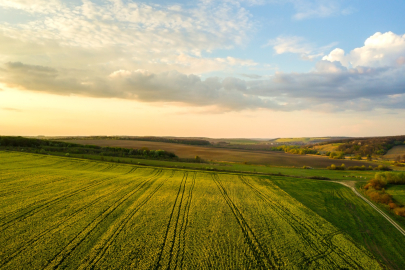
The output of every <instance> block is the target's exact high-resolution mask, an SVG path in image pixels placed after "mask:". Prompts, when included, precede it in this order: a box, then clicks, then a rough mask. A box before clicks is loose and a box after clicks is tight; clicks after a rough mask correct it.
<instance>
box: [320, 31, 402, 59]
mask: <svg viewBox="0 0 405 270" xmlns="http://www.w3.org/2000/svg"><path fill="white" fill-rule="evenodd" d="M323 60H327V61H331V62H333V61H337V62H340V63H341V64H342V65H344V66H346V67H361V66H363V67H385V66H400V65H403V64H404V63H405V35H402V36H401V35H397V34H394V33H392V32H386V33H380V32H377V33H375V34H374V35H372V36H371V37H369V38H368V39H367V40H366V41H365V42H364V46H363V47H360V48H356V49H354V50H352V51H351V52H350V53H348V54H345V52H344V50H342V49H340V48H336V49H334V50H333V51H332V52H330V53H329V54H328V55H326V56H324V57H323Z"/></svg>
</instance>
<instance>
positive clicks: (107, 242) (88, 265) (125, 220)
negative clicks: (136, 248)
mask: <svg viewBox="0 0 405 270" xmlns="http://www.w3.org/2000/svg"><path fill="white" fill-rule="evenodd" d="M174 173H175V172H174V171H172V174H171V175H170V176H168V177H167V178H166V179H164V180H162V183H160V184H159V185H158V186H157V187H156V188H155V189H154V190H153V191H152V192H151V193H150V194H149V195H148V196H147V197H146V198H145V199H143V200H142V201H141V202H140V203H139V204H138V205H137V206H136V207H135V209H133V210H132V211H131V212H130V213H129V214H128V215H127V216H125V217H124V218H123V220H122V222H121V223H120V224H119V226H118V228H117V229H116V230H115V231H114V232H113V233H112V234H111V235H110V237H108V238H107V239H106V240H105V241H103V243H102V244H100V246H102V248H101V249H99V250H98V252H97V253H96V255H95V256H94V257H93V258H92V259H90V260H88V261H87V263H86V265H81V266H80V267H79V269H92V268H94V266H95V265H96V264H97V263H98V262H99V261H100V260H101V259H102V258H103V256H104V254H105V253H106V252H107V250H108V249H109V247H110V246H111V244H112V242H113V241H114V240H115V239H116V238H117V236H118V235H119V234H120V233H121V232H122V230H123V229H124V228H125V226H126V225H127V224H128V222H129V221H130V220H131V219H132V218H133V216H134V215H135V214H136V213H137V212H138V211H139V210H140V209H141V208H142V207H143V206H144V205H145V204H147V203H148V202H149V200H150V199H151V198H152V197H153V196H154V195H155V193H156V192H158V190H159V189H160V188H161V187H162V186H163V185H164V184H165V183H166V181H167V180H168V179H170V178H172V177H173V176H174Z"/></svg>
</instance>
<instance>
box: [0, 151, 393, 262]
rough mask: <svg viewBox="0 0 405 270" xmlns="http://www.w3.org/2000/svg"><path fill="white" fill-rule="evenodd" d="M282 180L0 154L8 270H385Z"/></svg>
mask: <svg viewBox="0 0 405 270" xmlns="http://www.w3.org/2000/svg"><path fill="white" fill-rule="evenodd" d="M272 179H274V182H273V180H272ZM280 179H283V178H281V177H278V178H277V177H274V178H270V177H267V178H259V177H254V176H247V175H237V174H222V173H213V172H202V171H198V172H197V171H190V170H174V169H162V168H153V167H142V166H131V165H121V164H116V163H115V164H114V163H104V162H96V161H88V160H80V159H73V158H62V157H51V156H45V155H35V154H23V153H7V152H0V231H1V234H0V269H169V268H170V269H176V268H178V269H381V268H385V265H384V262H382V260H381V259H380V258H378V256H375V254H373V253H372V252H370V251H369V250H367V249H366V247H365V246H364V245H363V244H361V243H360V242H359V241H357V240H356V239H355V237H354V238H353V237H352V236H351V235H349V234H348V233H347V232H345V230H343V229H342V228H341V227H339V226H335V225H334V224H333V222H334V221H333V220H332V219H330V220H328V219H327V218H323V217H322V216H321V214H322V213H321V212H319V213H318V212H317V210H316V209H315V208H311V206H307V205H305V204H303V203H301V202H300V201H299V200H297V198H298V197H297V196H292V195H290V194H289V193H287V192H286V191H284V190H283V189H282V188H280V187H281V185H280V183H279V182H280V181H281V180H280ZM284 180H285V181H290V180H291V179H288V178H284ZM291 181H292V180H291ZM300 181H306V180H300ZM308 182H311V181H308ZM312 182H313V181H312ZM276 183H277V184H276ZM327 184H331V183H327ZM290 188H291V187H290ZM294 197H295V198H294ZM312 199H313V200H314V198H312ZM387 226H388V225H387Z"/></svg>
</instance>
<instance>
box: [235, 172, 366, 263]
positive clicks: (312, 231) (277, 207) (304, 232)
mask: <svg viewBox="0 0 405 270" xmlns="http://www.w3.org/2000/svg"><path fill="white" fill-rule="evenodd" d="M240 179H241V180H242V181H243V182H244V183H245V184H246V185H247V186H248V187H250V188H251V189H252V190H253V191H254V193H256V195H257V196H258V197H259V198H261V199H262V200H263V201H265V202H267V204H268V205H269V206H270V207H272V209H273V210H274V211H276V212H277V213H278V214H279V216H280V217H281V218H282V219H284V220H285V222H287V224H288V225H289V226H291V228H293V229H294V231H295V232H296V233H297V235H299V236H301V237H302V239H303V240H304V241H305V243H306V244H307V245H308V246H310V247H311V248H312V250H314V251H315V252H317V253H318V254H320V253H323V252H325V251H326V250H328V248H330V246H331V243H328V242H327V241H320V242H319V243H320V244H321V246H322V247H323V248H324V249H325V250H320V248H319V247H318V246H317V245H316V244H315V243H314V242H313V241H312V240H311V238H310V236H312V237H314V238H315V239H323V238H324V237H323V236H322V235H320V234H319V233H318V230H317V228H316V227H314V226H312V225H311V224H308V223H303V222H302V221H301V220H300V218H299V217H296V215H295V214H294V213H291V211H290V210H289V209H288V208H286V207H284V206H282V205H281V204H279V203H278V202H276V201H275V200H272V199H271V198H268V197H267V196H266V195H265V194H263V193H262V192H261V191H260V190H258V189H257V188H255V187H254V186H253V185H252V184H251V183H249V181H247V180H246V179H244V178H243V177H242V176H240ZM288 218H289V219H288ZM291 221H293V222H291ZM296 224H299V226H300V227H301V228H299V227H298V226H297V225H296ZM333 251H334V252H335V253H336V255H337V256H339V257H340V258H341V259H342V260H343V261H344V262H346V263H347V264H348V265H350V266H351V267H352V268H358V269H361V266H360V265H359V264H358V263H357V262H356V261H354V260H353V259H352V258H350V257H347V255H346V254H345V252H343V251H341V250H340V248H337V247H336V249H334V250H333ZM315 256H316V255H315ZM312 257H313V256H311V257H306V256H305V255H304V256H302V257H301V258H300V259H298V260H296V262H297V261H301V260H302V259H303V260H310V259H311V258H312ZM348 260H349V261H350V262H349V261H348ZM326 261H328V263H330V264H331V265H335V264H336V262H335V261H334V260H332V259H331V258H326ZM299 264H300V263H298V265H299Z"/></svg>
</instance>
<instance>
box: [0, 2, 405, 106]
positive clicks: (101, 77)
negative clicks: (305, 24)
mask: <svg viewBox="0 0 405 270" xmlns="http://www.w3.org/2000/svg"><path fill="white" fill-rule="evenodd" d="M265 2H268V1H256V0H247V1H242V2H241V1H232V0H223V1H219V0H218V1H214V0H212V1H210V0H204V1H199V2H197V3H196V4H190V5H188V6H186V5H157V4H146V3H136V2H133V1H125V2H124V1H121V0H109V1H105V2H103V4H101V5H96V4H95V3H94V2H92V1H90V0H83V2H82V4H78V5H75V4H66V3H64V2H62V1H59V0H50V1H45V0H30V1H28V0H5V1H1V2H0V7H1V8H3V9H7V10H10V11H16V10H17V11H19V12H24V13H27V14H30V15H29V16H28V18H29V19H27V20H26V21H24V22H21V23H4V22H2V23H0V62H1V63H2V64H1V65H0V82H2V83H5V84H7V85H8V86H11V87H18V88H23V89H26V90H32V91H41V92H46V93H53V94H60V95H72V94H74V95H82V96H91V97H105V98H120V99H131V100H138V101H142V102H168V103H176V104H185V105H192V106H199V107H216V108H217V110H218V111H232V110H233V111H240V110H246V109H252V110H253V109H271V110H279V111H295V110H315V111H326V112H331V111H346V110H373V109H378V108H383V109H404V107H405V105H404V104H405V103H404V101H405V35H397V34H394V33H392V32H387V33H375V34H374V35H372V36H371V37H369V38H368V39H367V40H366V41H365V43H364V46H362V47H359V48H355V49H353V50H351V51H350V52H348V53H346V52H344V51H343V50H342V49H340V48H335V49H334V50H332V51H330V48H331V46H332V45H329V46H325V47H321V48H317V47H316V46H314V45H313V44H312V43H311V42H307V41H306V40H305V39H304V38H301V37H296V36H279V37H278V38H276V39H273V40H271V41H270V42H269V44H268V45H272V46H273V48H274V50H275V52H276V53H277V54H284V53H295V54H299V55H300V56H301V58H302V59H305V60H314V68H313V70H312V71H310V72H306V73H281V72H280V73H276V74H275V75H268V76H261V75H256V74H254V70H253V68H254V67H257V66H258V65H259V64H258V63H256V62H254V61H252V60H249V59H241V58H235V57H229V56H222V57H206V56H205V55H209V53H210V52H212V51H214V50H226V49H231V48H234V47H237V46H243V44H244V43H245V42H247V40H248V36H249V35H250V33H251V32H252V31H254V30H255V23H254V22H253V21H252V19H251V15H250V13H249V12H248V11H247V10H246V9H245V8H244V7H243V4H242V3H244V4H250V5H257V4H264V3H265ZM271 2H278V1H271ZM289 3H292V4H293V5H294V7H295V9H296V11H297V13H296V15H295V17H296V19H299V20H300V19H306V18H311V17H325V16H333V15H336V14H342V13H344V11H343V10H342V8H341V5H340V4H339V1H301V0H291V1H289ZM326 51H328V52H329V53H327V54H326V55H325V52H326ZM324 55H325V56H324ZM321 56H324V57H323V58H322V60H320V61H317V62H316V61H315V60H316V59H320V57H321ZM235 67H252V70H245V71H249V72H244V73H242V72H238V74H240V75H239V76H236V75H235V76H229V77H225V78H220V77H215V76H211V75H207V74H209V72H213V71H223V70H228V69H229V70H232V68H235ZM250 71H251V72H250Z"/></svg>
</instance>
